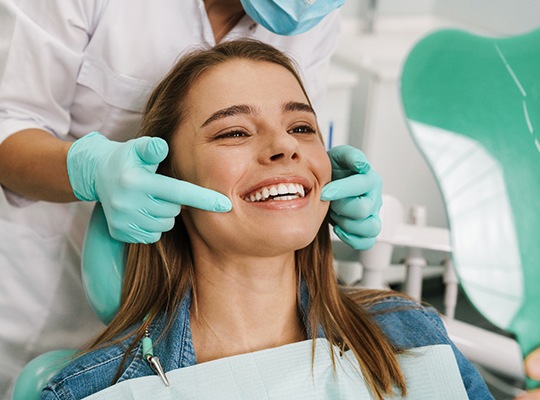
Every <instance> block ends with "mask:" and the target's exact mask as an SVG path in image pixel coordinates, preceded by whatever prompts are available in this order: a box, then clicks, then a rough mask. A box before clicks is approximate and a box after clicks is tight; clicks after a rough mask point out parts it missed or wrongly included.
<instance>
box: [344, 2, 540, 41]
mask: <svg viewBox="0 0 540 400" xmlns="http://www.w3.org/2000/svg"><path fill="white" fill-rule="evenodd" d="M355 1H359V0H353V2H355ZM433 12H434V14H435V15H436V16H439V17H441V18H445V19H451V20H456V21H460V22H463V23H464V24H466V25H472V26H476V27H478V28H481V29H483V30H486V31H491V32H494V33H500V34H518V33H524V32H528V31H530V30H532V29H535V28H538V27H540V1H538V0H434V8H433Z"/></svg>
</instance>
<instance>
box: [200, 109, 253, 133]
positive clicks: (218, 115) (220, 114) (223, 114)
mask: <svg viewBox="0 0 540 400" xmlns="http://www.w3.org/2000/svg"><path fill="white" fill-rule="evenodd" d="M257 113H258V110H257V109H256V108H255V107H252V106H249V105H246V104H240V105H234V106H231V107H227V108H224V109H222V110H219V111H216V112H215V113H213V114H212V115H211V116H210V118H208V119H207V120H206V121H204V123H203V124H202V125H201V128H202V127H205V126H206V125H208V124H209V123H211V122H214V121H217V120H218V119H222V118H227V117H232V116H234V115H238V114H257Z"/></svg>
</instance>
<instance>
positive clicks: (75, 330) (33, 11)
mask: <svg viewBox="0 0 540 400" xmlns="http://www.w3.org/2000/svg"><path fill="white" fill-rule="evenodd" d="M0 26H2V27H3V28H2V32H1V34H2V38H0V78H1V80H0V143H1V142H2V141H3V140H5V139H6V138H7V137H8V136H9V135H11V134H13V133H15V132H17V131H20V130H22V129H28V128H40V129H44V130H46V131H48V132H50V133H51V134H52V135H54V136H56V137H58V138H60V139H62V140H67V141H73V140H75V139H77V138H80V137H82V136H84V135H85V134H87V133H89V132H91V131H95V130H97V131H100V132H101V133H102V134H104V135H105V136H107V137H109V138H110V139H112V140H118V141H124V140H126V139H129V138H130V137H132V136H133V135H134V134H135V133H136V132H137V130H138V126H139V121H140V116H141V111H142V109H143V106H144V104H145V102H146V99H147V97H148V95H149V94H150V92H151V90H152V89H153V87H154V86H155V84H156V83H157V82H158V81H159V79H160V78H161V77H162V76H163V75H164V74H165V73H166V72H167V71H168V70H169V69H170V68H171V67H172V66H173V64H174V63H175V61H176V60H177V59H178V57H179V56H180V55H182V54H183V53H185V52H186V51H189V50H190V49H193V48H195V47H198V46H199V47H200V46H208V45H213V44H215V41H214V36H213V33H212V29H211V26H210V23H209V21H208V17H207V14H206V11H205V7H204V3H203V1H202V0H160V1H157V2H153V1H147V0H114V1H108V0H70V1H65V0H40V1H29V0H0ZM337 36H338V12H334V13H332V14H331V15H329V16H328V17H327V18H326V19H325V20H324V21H322V22H321V23H320V24H319V25H317V26H316V27H315V28H313V29H312V30H310V31H309V32H306V33H304V34H302V35H298V36H294V37H284V36H278V35H275V34H273V33H271V32H269V31H267V30H265V29H264V28H263V27H262V26H259V25H257V24H256V23H254V21H253V20H252V19H251V18H249V17H248V16H245V17H244V18H243V19H242V20H241V21H240V22H239V23H238V24H237V26H235V27H234V29H233V30H232V31H231V32H230V33H229V34H228V35H227V36H226V37H225V39H224V40H230V39H234V38H238V37H252V38H256V39H259V40H261V41H264V42H266V43H270V44H272V45H274V46H276V47H278V48H279V49H281V50H283V51H285V52H286V53H287V54H288V55H290V56H291V57H292V58H293V59H295V60H296V61H297V63H298V64H299V66H300V72H301V74H302V76H303V77H304V81H305V84H306V88H307V90H308V92H309V94H310V96H311V99H312V100H313V102H314V107H315V109H316V110H317V111H318V112H319V114H321V113H322V112H323V107H322V100H323V98H324V94H325V90H326V80H327V74H328V71H327V68H328V65H329V59H330V56H331V54H332V52H333V50H334V47H335V44H336V40H337ZM2 72H3V76H2ZM90 208H91V204H89V203H80V202H79V203H71V204H53V203H47V202H30V201H28V200H26V199H24V198H21V197H19V196H17V195H15V194H13V193H10V192H9V191H7V190H5V189H3V190H0V273H1V279H0V323H1V327H2V328H1V329H0V354H1V355H2V356H1V357H0V398H8V397H7V396H8V395H7V393H8V392H7V391H8V387H9V386H10V385H11V384H12V383H13V380H14V378H15V377H16V375H17V374H18V372H19V370H20V368H22V366H23V365H24V364H25V363H26V362H27V361H28V360H29V359H31V358H32V357H34V356H36V355H38V354H41V353H43V352H45V351H47V350H49V349H56V348H70V347H72V348H76V347H79V346H80V345H81V344H83V343H84V342H86V341H87V340H88V339H89V338H90V337H91V336H93V335H94V334H95V333H97V332H98V331H99V330H100V329H101V328H102V326H101V325H100V323H99V322H98V320H97V318H96V317H95V316H94V314H93V312H92V310H91V309H90V307H89V306H88V304H87V302H86V299H85V298H84V294H83V289H82V285H81V279H80V271H79V264H80V249H81V244H82V240H83V236H84V231H85V228H86V224H87V222H88V217H89V212H90Z"/></svg>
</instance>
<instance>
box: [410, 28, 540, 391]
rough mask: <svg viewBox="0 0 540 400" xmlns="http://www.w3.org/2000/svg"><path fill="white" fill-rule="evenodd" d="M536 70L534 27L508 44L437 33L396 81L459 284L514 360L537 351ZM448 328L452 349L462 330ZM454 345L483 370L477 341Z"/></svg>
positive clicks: (539, 121) (539, 79)
mask: <svg viewBox="0 0 540 400" xmlns="http://www.w3.org/2000/svg"><path fill="white" fill-rule="evenodd" d="M539 66H540V30H536V31H533V32H530V33H527V34H523V35H519V36H513V37H507V38H494V37H482V36H477V35H473V34H470V33H467V32H464V31H457V30H443V31H437V32H433V33H431V34H429V35H428V36H426V37H425V38H423V39H422V40H421V41H419V42H418V43H417V44H416V46H415V47H414V48H413V49H412V51H411V52H410V54H409V55H408V57H407V59H406V62H405V64H404V67H403V71H402V77H401V95H402V103H403V109H404V113H405V117H406V119H407V124H408V127H409V131H410V134H411V135H412V137H413V139H414V141H415V143H416V145H417V146H418V148H419V149H420V151H421V152H422V154H423V156H424V158H425V160H426V161H427V163H428V164H429V166H430V168H431V170H432V172H433V174H434V176H435V177H436V179H437V181H438V184H439V188H440V191H441V193H442V197H443V199H444V202H445V205H446V211H447V217H448V222H449V230H450V244H451V254H452V261H453V264H454V268H455V271H456V273H457V276H458V280H459V283H460V285H461V287H462V289H463V291H464V292H465V294H466V295H467V297H468V299H469V300H470V301H471V303H472V304H473V305H474V306H475V307H476V309H477V310H478V311H480V313H481V314H482V315H483V316H484V317H485V318H486V319H487V320H488V321H490V322H491V323H492V324H494V325H495V326H497V327H498V328H500V329H502V330H504V331H506V332H508V333H509V334H511V335H513V337H514V338H515V340H516V342H517V344H518V345H519V348H520V350H521V355H522V356H523V357H525V356H526V355H528V354H529V353H530V352H531V351H532V350H534V349H535V348H537V347H540V67H539ZM454 328H456V327H455V326H453V325H452V324H449V325H448V330H449V333H450V335H451V337H452V338H453V339H454V341H455V342H456V344H458V347H459V339H460V338H459V334H460V333H463V331H462V330H459V329H454ZM462 339H465V341H467V342H473V344H474V346H475V347H476V348H477V350H476V352H475V354H473V355H472V356H471V354H467V353H466V356H468V357H469V358H470V359H472V361H476V362H478V363H479V364H481V365H482V363H484V364H483V366H484V367H486V368H488V369H489V368H490V365H489V362H486V360H488V359H489V354H488V355H486V354H484V355H486V356H487V357H484V356H483V355H482V352H483V349H487V348H488V347H486V344H489V343H487V342H486V341H485V338H483V337H482V336H481V335H480V336H478V337H474V335H473V336H472V337H467V338H462ZM501 350H504V349H501ZM489 351H492V350H489ZM484 353H485V352H484ZM475 358H476V359H475ZM518 373H519V372H518ZM538 386H540V382H534V381H532V380H527V387H528V388H534V387H538Z"/></svg>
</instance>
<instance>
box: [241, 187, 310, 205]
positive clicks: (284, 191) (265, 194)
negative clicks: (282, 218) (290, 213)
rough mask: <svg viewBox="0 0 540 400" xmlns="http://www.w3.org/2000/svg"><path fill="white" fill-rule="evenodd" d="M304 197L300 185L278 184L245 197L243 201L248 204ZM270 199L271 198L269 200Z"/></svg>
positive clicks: (302, 188)
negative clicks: (248, 202)
mask: <svg viewBox="0 0 540 400" xmlns="http://www.w3.org/2000/svg"><path fill="white" fill-rule="evenodd" d="M305 195H306V193H305V190H304V187H303V186H302V185H301V184H300V183H286V184H285V183H280V184H279V185H277V186H275V185H274V186H268V187H264V188H262V189H260V190H259V191H257V192H254V193H251V194H249V195H247V196H246V197H245V198H244V200H246V201H250V202H257V201H266V200H280V201H283V200H294V199H298V198H300V197H304V196H305ZM270 197H272V198H271V199H270Z"/></svg>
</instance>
